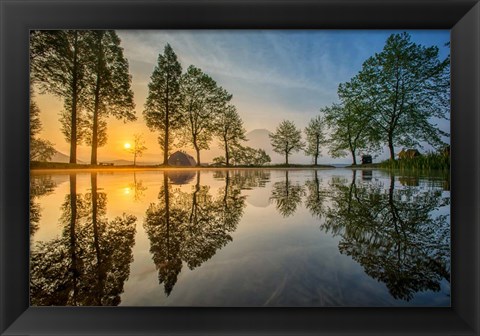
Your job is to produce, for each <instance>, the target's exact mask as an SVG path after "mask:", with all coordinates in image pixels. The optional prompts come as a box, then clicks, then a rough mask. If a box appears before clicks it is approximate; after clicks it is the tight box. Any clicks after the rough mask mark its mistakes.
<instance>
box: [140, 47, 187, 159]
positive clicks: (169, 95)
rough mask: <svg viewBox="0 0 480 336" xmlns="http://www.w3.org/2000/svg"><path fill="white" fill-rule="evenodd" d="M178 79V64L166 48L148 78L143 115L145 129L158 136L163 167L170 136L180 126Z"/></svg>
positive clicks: (180, 101) (180, 105)
mask: <svg viewBox="0 0 480 336" xmlns="http://www.w3.org/2000/svg"><path fill="white" fill-rule="evenodd" d="M181 75H182V67H181V65H180V63H179V62H178V60H177V55H176V54H175V52H174V51H173V49H172V47H171V46H170V45H169V44H167V45H166V46H165V49H164V53H163V55H162V54H159V55H158V64H157V65H156V66H155V69H154V70H153V73H152V76H151V77H150V83H149V84H148V96H147V100H146V102H145V108H144V111H143V116H144V118H145V121H146V123H147V126H148V127H149V128H150V130H152V131H157V132H158V133H159V137H158V139H159V144H160V147H161V149H162V150H163V152H164V156H163V159H164V164H165V165H168V154H169V152H170V149H171V147H172V144H173V142H174V140H173V137H172V135H173V132H174V131H176V130H178V129H179V128H180V127H182V126H183V125H182V114H181V107H182V104H183V97H182V93H181V90H180V79H181Z"/></svg>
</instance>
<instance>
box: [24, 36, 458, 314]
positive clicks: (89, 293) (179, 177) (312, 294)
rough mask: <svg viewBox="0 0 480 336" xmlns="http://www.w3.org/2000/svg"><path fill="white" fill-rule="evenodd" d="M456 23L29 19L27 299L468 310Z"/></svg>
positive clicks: (48, 303) (117, 303) (34, 303)
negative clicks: (454, 63) (454, 78)
mask: <svg viewBox="0 0 480 336" xmlns="http://www.w3.org/2000/svg"><path fill="white" fill-rule="evenodd" d="M450 35H451V31H450V30H449V29H415V30H414V29H411V30H399V29H391V30H386V29H375V30H373V29H371V30H369V29H363V30H359V29H357V30H344V29H343V30H340V29H338V30H327V29H308V30H306V29H295V30H293V29H290V30H288V29H287V30H284V29H275V30H261V29H248V30H243V29H236V30H229V29H217V30H209V29H196V30H185V29H169V30H166V29H165V30H122V29H119V30H101V29H90V30H86V29H74V30H66V29H63V30H43V29H42V30H38V29H37V30H31V31H30V38H29V90H30V91H29V92H30V94H29V97H30V98H29V112H30V116H29V120H30V121H29V123H30V124H29V130H30V133H29V136H30V138H29V145H30V149H29V150H30V152H29V161H30V168H29V173H30V181H29V185H30V190H29V221H30V224H29V234H30V235H29V240H30V243H29V244H30V251H29V289H28V291H29V301H30V305H31V306H126V307H143V306H149V307H172V306H173V307H428V308H430V307H451V306H452V296H451V273H452V272H451V269H452V266H453V267H455V266H454V265H452V248H451V236H452V226H451V187H450V186H451V169H450V164H451V155H450V152H451V150H450V144H451V139H450V134H451V61H450V54H451V46H450V38H451V36H450ZM25 87H26V91H27V89H28V87H27V86H25ZM24 101H25V99H24ZM25 112H26V111H25ZM25 139H27V135H25ZM26 141H27V140H26ZM455 153H456V152H455ZM456 224H458V223H456ZM25 225H26V223H25Z"/></svg>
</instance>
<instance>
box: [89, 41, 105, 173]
mask: <svg viewBox="0 0 480 336" xmlns="http://www.w3.org/2000/svg"><path fill="white" fill-rule="evenodd" d="M102 35H103V33H100V32H99V35H98V37H97V69H96V71H97V80H96V83H95V104H94V107H93V129H92V155H91V160H90V164H92V165H96V164H97V148H98V109H99V106H100V87H101V85H102V84H101V74H100V72H101V66H102V54H103V52H102V50H101V48H102Z"/></svg>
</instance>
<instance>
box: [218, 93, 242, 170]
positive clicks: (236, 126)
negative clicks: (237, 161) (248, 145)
mask: <svg viewBox="0 0 480 336" xmlns="http://www.w3.org/2000/svg"><path fill="white" fill-rule="evenodd" d="M223 97H224V98H223V101H229V100H230V99H231V95H228V94H226V92H225V94H224V95H223ZM245 133H246V131H245V128H244V127H243V121H242V119H241V118H240V116H239V115H238V113H237V109H236V108H235V106H233V105H225V107H224V108H222V109H220V111H219V114H218V118H217V120H216V125H215V134H216V135H217V137H218V138H219V140H220V143H221V148H222V149H223V150H224V151H225V164H226V165H227V166H230V157H231V149H232V147H233V146H235V145H237V144H239V143H240V141H246V140H247V138H246V136H245Z"/></svg>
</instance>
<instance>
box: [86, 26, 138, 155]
mask: <svg viewBox="0 0 480 336" xmlns="http://www.w3.org/2000/svg"><path fill="white" fill-rule="evenodd" d="M88 44H89V46H90V50H91V53H90V54H91V59H90V64H89V71H90V72H91V76H90V77H91V78H92V80H91V82H90V83H89V87H88V90H89V93H88V94H89V96H90V97H89V98H90V99H88V100H87V104H86V105H87V108H88V111H89V114H90V115H89V116H88V122H89V124H90V125H89V126H90V127H88V132H89V134H88V135H87V137H86V140H87V144H89V145H91V146H92V153H91V162H90V163H91V164H97V149H98V147H100V146H102V145H104V144H105V143H106V140H107V138H106V137H107V133H106V131H107V123H106V120H105V119H106V118H107V116H113V117H115V118H117V119H123V120H124V121H134V120H135V119H136V116H135V112H134V108H135V104H134V102H133V91H132V90H131V76H130V74H129V69H128V61H127V59H126V58H125V57H124V55H123V48H122V47H121V46H120V38H119V37H118V35H117V33H116V32H115V31H114V30H93V31H92V32H91V33H90V35H89V37H88Z"/></svg>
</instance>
